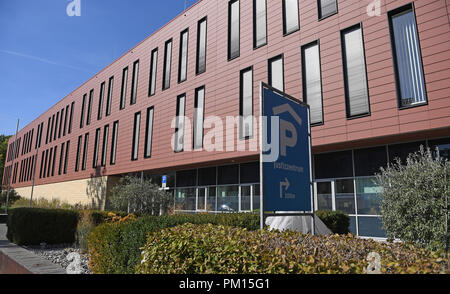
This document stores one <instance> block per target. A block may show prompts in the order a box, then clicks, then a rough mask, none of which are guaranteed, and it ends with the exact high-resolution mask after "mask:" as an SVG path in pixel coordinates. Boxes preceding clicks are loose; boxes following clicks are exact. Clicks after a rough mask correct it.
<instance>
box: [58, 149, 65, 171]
mask: <svg viewBox="0 0 450 294" xmlns="http://www.w3.org/2000/svg"><path fill="white" fill-rule="evenodd" d="M65 145H66V143H65V142H63V143H62V144H61V154H60V155H59V168H58V175H59V176H60V175H61V174H62V167H63V164H64V163H63V159H64V146H65Z"/></svg>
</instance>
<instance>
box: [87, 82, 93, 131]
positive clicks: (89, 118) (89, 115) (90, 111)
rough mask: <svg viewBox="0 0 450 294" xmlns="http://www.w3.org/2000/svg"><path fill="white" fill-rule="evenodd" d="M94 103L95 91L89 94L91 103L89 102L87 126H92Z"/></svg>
mask: <svg viewBox="0 0 450 294" xmlns="http://www.w3.org/2000/svg"><path fill="white" fill-rule="evenodd" d="M93 101H94V89H92V90H91V91H90V92H89V101H88V108H87V114H86V125H87V126H88V125H90V124H91V113H92V102H93Z"/></svg>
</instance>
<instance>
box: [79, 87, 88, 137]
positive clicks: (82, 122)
mask: <svg viewBox="0 0 450 294" xmlns="http://www.w3.org/2000/svg"><path fill="white" fill-rule="evenodd" d="M86 98H87V94H84V95H83V103H82V104H81V117H80V129H81V128H83V126H84V112H85V108H86Z"/></svg>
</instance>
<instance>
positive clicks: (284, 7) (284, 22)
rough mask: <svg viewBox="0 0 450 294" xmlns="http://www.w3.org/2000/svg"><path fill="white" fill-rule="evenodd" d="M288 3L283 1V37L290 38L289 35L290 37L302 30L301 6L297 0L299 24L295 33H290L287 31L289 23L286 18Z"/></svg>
mask: <svg viewBox="0 0 450 294" xmlns="http://www.w3.org/2000/svg"><path fill="white" fill-rule="evenodd" d="M286 1H287V0H282V10H283V15H282V17H283V37H285V36H288V35H290V34H293V33H295V32H298V31H299V30H300V6H299V4H298V0H295V1H297V22H298V28H296V29H295V30H293V31H291V32H288V31H287V27H286V25H287V21H286V17H287V14H286Z"/></svg>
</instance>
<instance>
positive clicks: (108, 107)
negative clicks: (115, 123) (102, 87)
mask: <svg viewBox="0 0 450 294" xmlns="http://www.w3.org/2000/svg"><path fill="white" fill-rule="evenodd" d="M113 86H114V77H110V78H109V82H108V99H107V100H106V116H109V115H110V114H111V104H112V92H113Z"/></svg>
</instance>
